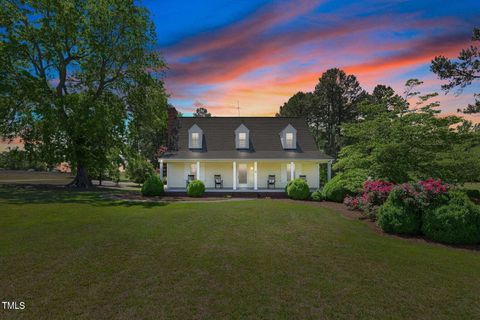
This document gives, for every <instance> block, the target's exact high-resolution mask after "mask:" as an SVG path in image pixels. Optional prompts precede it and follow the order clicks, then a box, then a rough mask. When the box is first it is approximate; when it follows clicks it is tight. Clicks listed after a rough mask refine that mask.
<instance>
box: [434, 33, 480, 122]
mask: <svg viewBox="0 0 480 320" xmlns="http://www.w3.org/2000/svg"><path fill="white" fill-rule="evenodd" d="M472 41H480V28H474V30H473V35H472ZM430 69H431V70H432V71H433V72H434V73H435V74H437V76H438V77H439V78H440V79H442V80H448V81H449V82H448V83H447V84H444V85H442V89H443V90H445V91H446V92H449V91H450V90H452V89H454V88H456V87H457V88H460V89H463V88H465V87H466V86H469V85H471V84H472V82H474V81H475V80H478V79H480V48H478V47H476V46H474V45H472V46H470V47H469V48H466V49H463V50H462V51H461V52H460V54H459V55H458V58H457V59H456V60H451V59H448V58H446V57H444V56H437V57H435V59H433V60H432V65H431V67H430ZM459 111H462V110H459ZM463 112H464V113H479V112H480V95H479V94H476V95H475V104H469V105H468V106H467V107H466V108H465V109H464V110H463Z"/></svg>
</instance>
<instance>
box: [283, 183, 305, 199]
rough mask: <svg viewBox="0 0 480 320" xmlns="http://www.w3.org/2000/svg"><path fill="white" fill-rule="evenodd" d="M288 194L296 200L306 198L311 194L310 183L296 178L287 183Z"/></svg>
mask: <svg viewBox="0 0 480 320" xmlns="http://www.w3.org/2000/svg"><path fill="white" fill-rule="evenodd" d="M287 195H288V197H289V198H291V199H294V200H306V199H308V197H309V196H310V188H309V187H308V183H307V182H306V181H305V180H303V179H294V180H291V181H290V182H289V183H288V184H287Z"/></svg>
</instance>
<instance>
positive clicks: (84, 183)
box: [68, 164, 93, 188]
mask: <svg viewBox="0 0 480 320" xmlns="http://www.w3.org/2000/svg"><path fill="white" fill-rule="evenodd" d="M68 186H69V187H77V188H90V187H92V186H93V185H92V181H91V180H90V178H89V177H88V173H87V170H86V169H85V167H84V166H83V165H81V164H78V165H77V174H76V176H75V179H73V181H72V182H70V183H69V184H68Z"/></svg>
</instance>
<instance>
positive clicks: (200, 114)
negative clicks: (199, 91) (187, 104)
mask: <svg viewBox="0 0 480 320" xmlns="http://www.w3.org/2000/svg"><path fill="white" fill-rule="evenodd" d="M194 106H195V107H196V108H197V109H196V110H195V112H194V114H193V116H194V117H196V118H209V117H211V116H212V114H211V113H209V112H208V110H207V108H205V107H204V105H203V104H202V103H200V102H195V103H194Z"/></svg>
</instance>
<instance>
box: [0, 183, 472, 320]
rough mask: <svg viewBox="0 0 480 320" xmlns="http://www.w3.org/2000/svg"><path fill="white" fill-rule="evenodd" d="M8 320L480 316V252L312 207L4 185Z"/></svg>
mask: <svg viewBox="0 0 480 320" xmlns="http://www.w3.org/2000/svg"><path fill="white" fill-rule="evenodd" d="M0 279H1V282H0V300H2V301H8V300H14V301H25V303H26V309H25V310H23V311H5V310H2V309H0V318H2V319H5V318H12V319H13V318H15V319H18V318H25V319H38V318H49V319H55V318H76V317H78V318H84V319H92V318H95V319H96V318H116V319H132V318H142V319H144V318H151V319H153V318H156V319H177V318H180V319H184V318H208V319H211V318H233V319H243V318H257V319H260V318H270V319H305V318H315V319H318V318H325V319H359V318H365V319H373V318H375V319H413V318H423V319H468V318H472V319H473V318H477V319H478V318H480V304H479V303H478V301H479V299H480V291H479V290H478V289H479V288H480V254H479V253H478V252H474V251H467V250H461V249H454V248H449V247H443V246H438V245H431V244H426V243H416V242H413V241H410V240H404V239H397V238H392V237H386V236H383V235H380V234H377V233H374V232H373V231H372V230H371V229H370V228H368V227H367V226H366V224H364V223H363V222H361V221H354V220H348V219H346V218H344V217H343V216H341V215H339V214H337V213H335V212H333V211H330V210H328V209H325V208H320V207H314V206H311V205H308V204H301V203H294V202H285V201H275V200H253V201H243V202H242V201H238V202H225V203H214V204H212V203H194V204H193V203H175V204H155V203H153V204H152V203H150V204H147V203H127V202H112V201H108V200H103V199H102V197H101V195H100V194H99V193H89V192H78V193H68V192H59V191H56V192H52V191H48V190H43V191H38V190H34V189H33V190H28V189H14V188H0Z"/></svg>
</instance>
